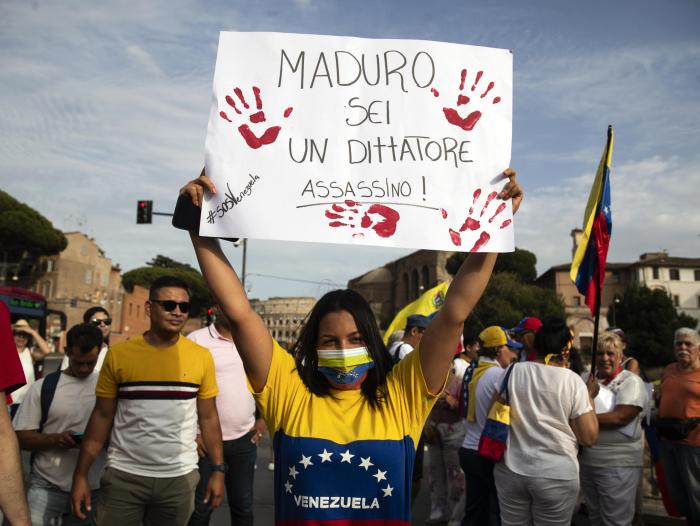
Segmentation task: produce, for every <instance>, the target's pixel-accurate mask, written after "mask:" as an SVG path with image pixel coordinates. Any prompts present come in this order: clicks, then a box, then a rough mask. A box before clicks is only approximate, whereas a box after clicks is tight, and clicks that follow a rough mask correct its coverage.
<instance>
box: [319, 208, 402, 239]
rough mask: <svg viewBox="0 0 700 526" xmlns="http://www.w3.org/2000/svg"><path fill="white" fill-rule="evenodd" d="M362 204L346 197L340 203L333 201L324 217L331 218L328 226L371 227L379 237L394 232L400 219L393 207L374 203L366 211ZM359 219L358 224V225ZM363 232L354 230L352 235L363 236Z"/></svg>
mask: <svg viewBox="0 0 700 526" xmlns="http://www.w3.org/2000/svg"><path fill="white" fill-rule="evenodd" d="M363 207H364V205H363V204H361V203H358V202H357V201H352V200H350V199H347V200H345V201H344V202H343V204H342V205H340V204H338V203H334V204H333V205H332V206H331V208H330V209H328V210H326V213H325V215H326V217H327V218H328V219H332V221H331V222H330V223H328V226H330V227H332V228H339V227H349V228H357V226H359V227H360V228H363V229H367V228H371V229H372V230H374V232H375V233H376V234H377V235H378V236H379V237H391V236H393V235H394V234H395V233H396V225H397V223H398V222H399V219H401V216H400V215H399V213H398V212H397V211H396V210H394V209H393V208H389V207H388V206H385V205H381V204H379V203H375V204H373V205H370V206H369V208H368V209H367V210H366V211H363V210H361V209H362V208H363ZM358 220H359V225H358ZM364 236H365V234H364V233H363V232H355V233H354V234H353V235H352V237H364Z"/></svg>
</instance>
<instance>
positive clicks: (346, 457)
mask: <svg viewBox="0 0 700 526" xmlns="http://www.w3.org/2000/svg"><path fill="white" fill-rule="evenodd" d="M340 456H341V457H343V459H342V460H341V462H347V463H348V464H352V462H351V461H350V459H351V458H352V457H354V456H355V455H353V454H352V453H350V450H349V449H348V450H347V451H346V452H345V453H341V454H340Z"/></svg>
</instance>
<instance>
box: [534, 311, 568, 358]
mask: <svg viewBox="0 0 700 526" xmlns="http://www.w3.org/2000/svg"><path fill="white" fill-rule="evenodd" d="M570 341H571V331H570V330H569V327H567V326H566V322H565V321H564V320H562V319H561V318H555V317H550V318H546V319H545V320H544V322H543V323H542V327H540V330H538V331H537V334H536V335H535V344H534V345H535V351H536V352H537V356H538V357H540V358H544V357H545V356H547V355H548V354H560V353H561V352H562V351H563V350H564V348H565V347H566V346H567V345H568V344H569V342H570Z"/></svg>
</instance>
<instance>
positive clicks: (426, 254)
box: [348, 250, 454, 329]
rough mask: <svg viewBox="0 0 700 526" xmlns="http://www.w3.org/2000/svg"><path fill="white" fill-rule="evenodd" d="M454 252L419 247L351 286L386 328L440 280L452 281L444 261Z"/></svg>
mask: <svg viewBox="0 0 700 526" xmlns="http://www.w3.org/2000/svg"><path fill="white" fill-rule="evenodd" d="M452 254H454V252H445V251H436V250H418V251H416V252H412V253H411V254H408V255H407V256H404V257H402V258H399V259H397V260H395V261H391V262H389V263H387V264H386V265H384V266H383V267H379V268H375V269H372V270H370V271H369V272H367V273H365V274H363V275H361V276H358V277H356V278H352V279H351V280H350V281H348V288H349V289H352V290H355V291H357V292H358V293H360V294H361V295H362V296H363V297H364V298H365V299H366V300H367V302H368V303H369V305H370V307H371V308H372V311H373V312H374V315H375V317H376V318H377V322H378V323H379V327H380V328H382V329H385V328H386V327H387V326H388V325H389V323H391V320H392V319H393V317H394V316H395V315H396V313H397V312H398V311H399V310H400V309H401V308H403V307H404V306H405V305H407V304H408V303H411V302H412V301H413V300H415V299H417V298H418V297H419V296H420V295H421V294H422V293H423V292H425V291H426V290H428V289H431V288H432V287H435V286H436V285H437V284H438V283H441V282H444V281H450V279H451V276H450V275H449V273H448V272H447V270H446V269H445V264H446V263H447V258H449V257H450V256H451V255H452Z"/></svg>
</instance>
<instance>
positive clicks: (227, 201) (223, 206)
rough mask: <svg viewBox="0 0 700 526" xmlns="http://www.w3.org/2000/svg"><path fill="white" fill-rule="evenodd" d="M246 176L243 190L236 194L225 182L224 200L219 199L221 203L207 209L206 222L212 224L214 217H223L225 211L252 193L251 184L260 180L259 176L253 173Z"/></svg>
mask: <svg viewBox="0 0 700 526" xmlns="http://www.w3.org/2000/svg"><path fill="white" fill-rule="evenodd" d="M248 176H249V179H248V183H247V184H246V185H245V187H244V188H243V190H241V191H240V192H239V193H238V194H235V195H234V193H233V192H232V191H231V187H230V186H229V184H228V183H226V192H225V193H224V200H223V201H221V203H220V204H219V205H218V206H217V207H216V208H215V209H213V210H210V211H209V215H208V216H207V223H209V224H210V225H213V224H214V222H215V220H216V219H221V218H222V217H224V215H225V214H226V212H228V211H229V210H231V209H232V208H233V207H234V206H236V205H239V204H241V202H242V201H243V199H245V198H246V197H248V196H249V195H251V194H252V193H253V185H255V183H256V182H258V181H259V180H260V176H259V175H253V174H248Z"/></svg>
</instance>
